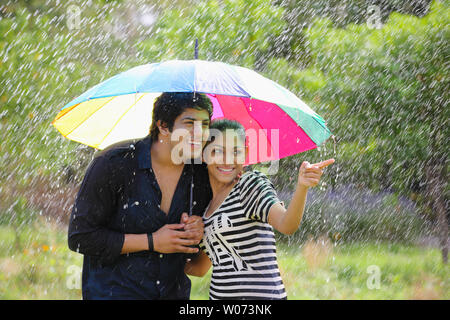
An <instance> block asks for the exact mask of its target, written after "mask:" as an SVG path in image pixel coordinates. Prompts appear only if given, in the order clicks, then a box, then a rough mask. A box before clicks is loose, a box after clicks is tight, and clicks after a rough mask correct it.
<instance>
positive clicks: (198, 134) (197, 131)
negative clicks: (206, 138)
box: [193, 121, 203, 140]
mask: <svg viewBox="0 0 450 320" xmlns="http://www.w3.org/2000/svg"><path fill="white" fill-rule="evenodd" d="M193 136H194V139H195V140H201V139H202V136H203V125H202V122H201V121H195V122H194V132H193Z"/></svg>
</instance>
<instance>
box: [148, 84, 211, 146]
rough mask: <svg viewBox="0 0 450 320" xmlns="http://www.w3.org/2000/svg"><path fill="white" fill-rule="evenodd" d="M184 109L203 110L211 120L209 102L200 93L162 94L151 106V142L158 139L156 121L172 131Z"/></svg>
mask: <svg viewBox="0 0 450 320" xmlns="http://www.w3.org/2000/svg"><path fill="white" fill-rule="evenodd" d="M186 109H196V110H205V111H207V112H208V114H209V119H211V116H212V112H213V107H212V103H211V100H209V98H208V97H207V96H206V95H205V94H202V93H194V92H164V93H163V94H161V95H160V96H159V97H158V98H157V99H156V101H155V103H154V104H153V118H152V124H151V126H150V136H151V137H152V139H153V140H157V139H158V134H159V128H158V126H157V124H156V123H157V121H158V120H161V124H162V125H164V126H166V127H167V128H169V130H170V131H172V129H173V125H174V123H175V119H176V118H177V117H178V116H179V115H180V114H182V113H183V112H184V111H185V110H186Z"/></svg>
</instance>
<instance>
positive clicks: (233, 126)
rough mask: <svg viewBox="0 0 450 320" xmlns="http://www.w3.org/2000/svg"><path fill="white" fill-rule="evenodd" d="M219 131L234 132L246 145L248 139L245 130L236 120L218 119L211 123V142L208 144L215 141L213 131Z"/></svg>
mask: <svg viewBox="0 0 450 320" xmlns="http://www.w3.org/2000/svg"><path fill="white" fill-rule="evenodd" d="M214 129H215V130H219V131H220V132H221V133H225V132H226V131H227V130H234V131H235V132H236V133H237V135H238V137H239V138H240V139H241V140H242V141H243V142H244V143H245V140H246V137H245V128H244V126H243V125H242V124H241V123H240V122H238V121H235V120H230V119H224V118H222V119H217V120H214V121H213V122H211V124H210V125H209V132H210V139H209V140H211V141H208V143H210V142H212V141H214V138H215V137H214V136H212V133H213V131H214Z"/></svg>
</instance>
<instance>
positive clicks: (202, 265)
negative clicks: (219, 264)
mask: <svg viewBox="0 0 450 320" xmlns="http://www.w3.org/2000/svg"><path fill="white" fill-rule="evenodd" d="M210 267H211V260H209V257H208V256H207V255H206V253H205V252H204V251H203V250H200V253H199V254H198V255H197V256H196V257H195V258H193V259H192V260H189V261H188V262H187V263H186V266H185V267H184V272H185V273H186V274H188V275H190V276H195V277H203V276H204V275H205V274H206V273H207V272H208V270H209V268H210Z"/></svg>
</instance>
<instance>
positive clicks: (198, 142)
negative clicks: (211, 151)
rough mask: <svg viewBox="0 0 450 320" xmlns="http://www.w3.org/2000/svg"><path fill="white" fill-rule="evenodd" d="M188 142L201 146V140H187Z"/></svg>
mask: <svg viewBox="0 0 450 320" xmlns="http://www.w3.org/2000/svg"><path fill="white" fill-rule="evenodd" d="M188 143H189V144H191V145H193V146H198V147H201V146H202V142H201V141H193V140H189V142H188Z"/></svg>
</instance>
